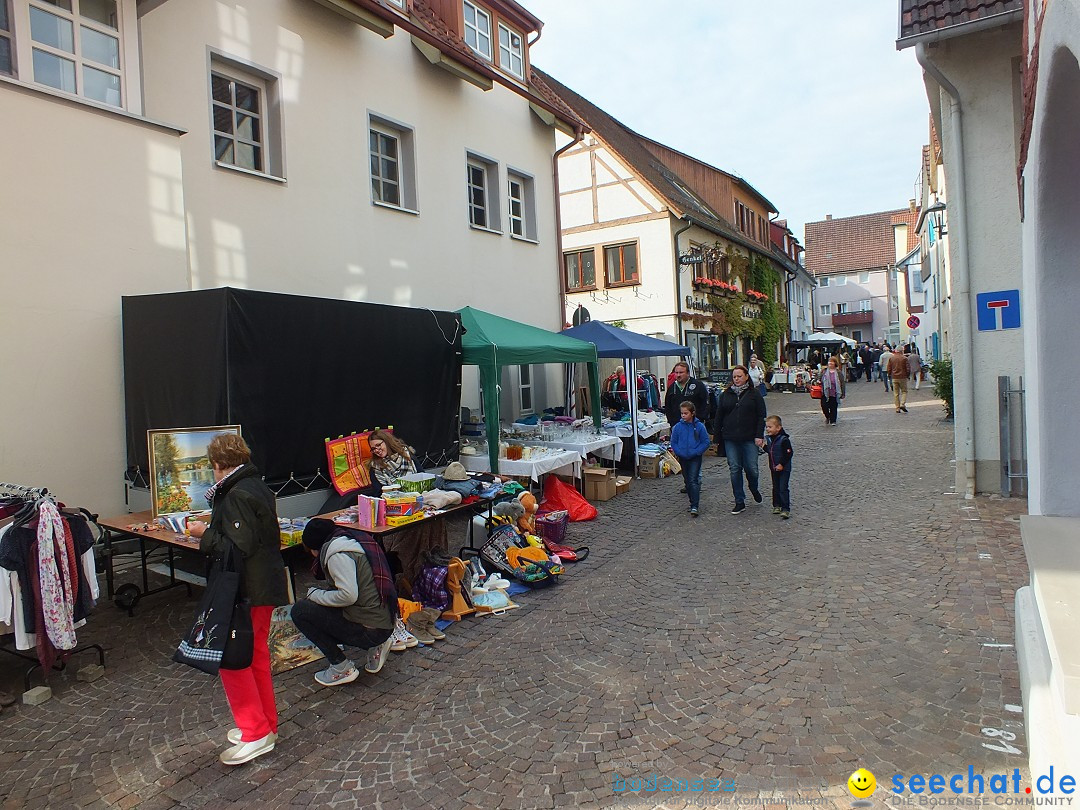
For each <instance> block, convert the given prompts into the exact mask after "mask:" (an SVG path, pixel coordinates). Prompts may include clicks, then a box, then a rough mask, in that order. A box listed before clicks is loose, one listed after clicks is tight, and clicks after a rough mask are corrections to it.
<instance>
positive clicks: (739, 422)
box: [713, 366, 765, 515]
mask: <svg viewBox="0 0 1080 810" xmlns="http://www.w3.org/2000/svg"><path fill="white" fill-rule="evenodd" d="M764 434H765V400H763V399H762V398H761V394H759V393H758V392H757V389H755V388H754V386H752V385H751V384H750V375H749V374H748V373H747V371H746V366H735V368H733V369H732V370H731V385H729V386H728V387H727V388H726V389H724V393H723V394H721V395H720V404H719V407H717V410H716V418H715V419H714V420H713V440H714V441H715V442H716V443H717V444H718V445H720V446H722V447H723V448H724V453H725V455H726V456H727V463H728V471H729V472H730V473H731V493H732V494H733V495H734V496H735V507H734V508H733V509H732V510H731V514H733V515H737V514H739V513H740V512H742V511H743V510H744V509H746V495H745V494H744V491H743V472H744V471H745V473H746V483H747V486H748V487H749V489H750V494H751V495H752V496H753V498H754V500H755V501H756V502H757V503H761V492H760V491H759V490H758V448H759V447H764V445H765V439H764Z"/></svg>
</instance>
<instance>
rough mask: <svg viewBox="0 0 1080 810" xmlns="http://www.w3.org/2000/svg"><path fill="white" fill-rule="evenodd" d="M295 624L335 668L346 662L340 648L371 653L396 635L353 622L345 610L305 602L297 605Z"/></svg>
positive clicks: (293, 613) (309, 601) (305, 600)
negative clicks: (370, 651)
mask: <svg viewBox="0 0 1080 810" xmlns="http://www.w3.org/2000/svg"><path fill="white" fill-rule="evenodd" d="M292 620H293V624H295V625H296V627H297V629H298V630H299V631H300V632H301V633H303V634H304V635H305V636H307V637H308V640H309V641H310V642H311V643H312V644H314V645H315V646H316V647H318V648H319V650H320V651H321V652H322V654H323V655H325V656H326V660H327V661H329V662H330V663H331V664H340V663H341V662H342V661H344V660H345V653H343V652H342V651H341V647H339V646H338V645H339V644H348V645H349V646H350V647H359V648H360V649H362V650H370V649H371V648H372V647H378V646H379V645H380V644H382V643H383V642H384V641H386V639H388V638H389V637H390V633H391V632H393V631H391V630H380V629H377V628H374V627H364V625H362V624H357V623H356V622H350V621H349V620H348V619H346V618H345V613H344V612H343V611H342V609H341V608H331V607H325V606H324V605H316V604H315V603H314V602H312V601H311V600H309V599H301V600H300V601H299V602H297V603H296V604H295V605H293V608H292Z"/></svg>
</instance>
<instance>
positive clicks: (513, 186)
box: [506, 170, 536, 242]
mask: <svg viewBox="0 0 1080 810" xmlns="http://www.w3.org/2000/svg"><path fill="white" fill-rule="evenodd" d="M533 186H534V184H533V179H532V177H530V176H529V175H527V174H523V173H521V172H516V171H513V170H507V172H506V199H507V204H508V211H507V213H508V221H509V223H510V235H511V236H512V237H514V238H516V239H529V240H531V241H534V242H535V241H536V203H535V190H534V187H533Z"/></svg>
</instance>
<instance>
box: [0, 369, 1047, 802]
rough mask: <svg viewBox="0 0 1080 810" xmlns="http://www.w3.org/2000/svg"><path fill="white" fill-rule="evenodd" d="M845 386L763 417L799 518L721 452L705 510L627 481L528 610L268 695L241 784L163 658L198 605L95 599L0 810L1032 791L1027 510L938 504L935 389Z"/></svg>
mask: <svg viewBox="0 0 1080 810" xmlns="http://www.w3.org/2000/svg"><path fill="white" fill-rule="evenodd" d="M849 390H850V395H849V397H848V400H847V403H846V404H845V405H844V406H843V407H842V408H841V409H840V416H839V424H838V425H837V426H836V427H833V428H828V427H826V426H825V425H824V424H823V419H822V417H821V414H820V411H818V410H817V409H816V406H817V403H816V402H814V401H813V400H811V399H810V398H809V397H808V396H806V395H802V394H795V395H784V394H777V393H773V394H770V395H769V397H768V398H767V400H766V402H767V404H768V406H769V410H770V412H777V413H780V414H782V415H783V417H784V422H785V426H786V427H787V429H788V431H789V432H790V433H791V435H792V441H793V444H794V446H795V453H796V455H795V459H794V473H793V478H792V494H793V514H792V519H791V520H790V521H781V520H780V519H779V518H778V517H775V516H773V515H772V514H771V509H770V508H769V491H770V486H769V482H768V473H767V470H766V468H765V465H764V463H763V464H762V470H763V485H762V491H763V493H764V494H765V503H764V504H763V505H761V506H756V505H754V504H753V503H752V502H751V503H750V504H749V508H748V509H747V511H746V512H745V513H743V514H742V515H738V516H735V515H731V514H729V513H728V510H729V509H730V508H731V504H732V498H731V492H730V486H729V483H728V477H727V468H726V463H725V462H723V461H722V460H720V459H716V458H711V457H708V458H706V463H705V484H704V487H703V496H702V510H701V511H702V516H701V517H700V518H698V519H696V520H694V519H692V518H691V517H690V516H689V515H688V513H687V506H688V504H687V502H686V500H685V496H684V495H679V494H678V489H679V487H680V485H681V480H680V479H677V478H676V479H664V480H642V481H635V482H634V483H633V485H632V488H631V491H630V493H629V494H628V495H623V496H620V497H618V498H616V499H615V500H613V501H609V502H608V503H605V504H601V505H600V517H599V519H598V520H596V521H594V522H593V523H591V524H573V525H572V526H571V535H570V542H571V543H572V544H574V545H589V546H591V548H592V554H591V556H590V557H589V559H588V560H587V561H586V562H584V563H581V564H579V565H578V566H577V567H576V568H571V570H570V572H569V573H568V574H567V576H566V577H564V581H563V582H562V583H561V584H560V585H559V586H558V587H556V588H553V589H548V590H545V591H539V592H535V593H531V594H527V595H523V596H522V597H520V604H521V609H519V610H515V611H511V612H510V613H508V614H507V615H505V616H502V617H487V618H484V619H479V620H466V621H465V622H463V623H462V624H461V625H459V626H455V627H453V628H452V629H451V630H450V631H449V638H448V639H447V640H446V641H444V642H439V643H438V644H437V645H436V646H435V647H433V648H417V649H415V650H409V651H407V652H405V653H403V654H400V655H394V656H393V657H392V658H391V660H390V661H388V663H387V665H386V667H385V668H384V669H383V671H382V672H381V673H380V674H379V675H376V676H372V675H366V674H363V675H362V677H361V679H360V680H358V681H357V682H356V683H354V684H351V685H349V686H345V687H342V688H337V689H324V688H320V687H318V686H317V685H316V684H315V683H314V681H313V680H312V674H313V673H314V671H315V669H316V667H315V666H313V665H309V666H307V667H303V668H300V669H297V670H293V671H292V672H289V673H287V674H286V675H284V676H281V677H280V678H277V679H276V686H277V691H278V700H279V710H280V713H281V720H282V722H281V727H280V734H281V737H280V741H279V743H278V748H277V750H275V751H274V752H272V753H271V754H269V755H267V756H265V757H263V758H261V759H260V760H257V761H255V762H253V763H251V764H249V765H246V766H242V767H239V768H235V769H227V768H226V767H225V766H223V765H221V764H219V763H218V760H217V754H218V752H219V751H220V750H221V749H222V748H223V747H224V745H225V740H224V736H225V731H226V730H227V729H228V728H229V727H230V725H231V722H230V718H229V713H228V710H227V707H226V704H225V700H224V695H223V693H222V690H221V688H220V685H219V684H218V683H217V682H216V681H215V680H214V679H210V678H207V677H202V676H200V675H199V674H198V673H196V672H195V671H194V670H190V669H188V668H185V667H181V666H179V665H175V664H171V663H170V662H169V657H170V655H171V652H172V649H173V648H174V647H175V644H176V642H177V640H178V638H179V637H180V635H181V634H182V632H183V630H184V629H185V627H186V625H187V623H188V622H189V621H190V618H191V615H192V612H193V607H194V600H192V599H189V598H188V597H186V596H185V595H184V593H183V591H182V590H176V591H172V592H167V593H164V594H160V595H157V596H152V597H149V598H147V599H145V600H143V601H142V602H141V603H140V604H139V606H138V608H137V609H136V614H135V617H134V618H128V617H127V615H126V614H124V613H122V612H120V611H118V610H116V609H115V608H114V607H112V606H111V605H109V604H102V605H100V606H99V608H98V610H97V612H96V613H95V614H94V615H93V617H92V619H91V623H90V625H89V627H87V628H86V631H85V632H81V633H80V640H82V641H97V642H100V643H102V644H104V645H105V646H106V648H107V651H108V662H107V663H108V667H107V673H106V676H105V677H104V678H102V679H101V680H98V681H96V682H94V683H89V684H85V683H79V682H76V681H75V679H74V677H73V676H70V675H68V674H64V675H61V676H57V677H54V678H53V687H54V691H55V697H54V698H53V699H52V700H51V701H49V702H47V703H45V704H42V705H40V706H33V707H30V706H18V707H15V708H8V709H5V710H4V711H3V714H2V715H0V728H2V731H0V796H3V797H6V798H4V799H3V800H2V801H0V807H4V808H7V807H45V806H49V807H65V808H66V807H77V806H85V807H94V808H98V807H100V808H106V807H118V808H130V807H140V808H167V807H185V808H186V807H259V806H264V807H274V808H277V807H286V806H318V807H330V806H333V807H343V808H352V807H356V808H361V807H365V808H366V807H378V808H386V809H387V810H390V808H427V807H436V808H550V807H562V806H581V807H654V806H655V807H669V808H675V807H683V806H702V804H706V805H707V804H708V803H710V802H711V803H716V804H719V803H720V801H721V799H720V795H718V794H717V793H711V794H706V795H701V794H694V795H692V796H690V798H692V799H694V801H695V803H694V804H692V805H690V804H687V797H688V794H686V793H673V792H655V791H646V792H640V791H639V792H636V793H635V792H632V791H631V790H630V788H631V787H632V786H633V784H634V783H633V782H632V781H630V780H632V779H634V778H635V777H637V778H648V777H649V776H650V775H656V776H657V777H670V778H688V779H695V778H697V779H716V780H721V782H722V787H724V788H730V789H731V790H730V791H729V792H726V793H722V795H723V796H725V797H727V798H728V799H730V798H731V797H735V798H737V799H738V800H739V801H745V800H753V799H759V800H760V803H761V804H769V805H773V806H783V805H784V804H786V803H787V801H788V800H789V799H791V798H792V797H800V798H802V799H803V800H807V799H814V798H817V797H822V798H824V799H825V800H826V801H827V802H828V803H830V804H833V803H834V804H835V806H837V807H845V808H847V807H850V806H851V796H850V795H848V793H847V791H846V788H845V783H846V780H847V777H848V775H849V774H850V773H851V772H852V771H853V770H854V769H855V768H857V767H859V766H864V767H866V768H868V769H870V770H871V771H872V772H873V773H874V774H875V775H876V776H877V779H878V783H879V788H878V792H877V794H876V795H875V797H874V799H873V801H874V804H875V805H877V806H880V807H884V806H885V801H884V799H885V797H886V795H888V794H887V791H888V789H889V787H890V784H889V783H890V780H891V778H892V776H893V775H894V774H902V775H904V776H905V777H908V776H911V775H912V774H923V775H924V776H928V775H930V774H934V773H941V774H946V775H948V774H952V773H963V774H965V775H966V774H967V771H968V766H969V765H970V766H973V767H974V769H975V771H976V772H980V773H987V774H990V773H998V772H1007V773H1010V774H1011V773H1012V770H1013V769H1014V768H1019V769H1020V772H1021V774H1022V776H1023V779H1024V784H1030V782H1029V781H1027V779H1028V775H1027V772H1026V747H1027V746H1026V741H1025V736H1024V729H1023V725H1022V721H1023V716H1022V714H1019V713H1017V712H1016V711H1015V707H1016V706H1017V705H1018V704H1019V703H1020V691H1019V680H1018V674H1017V663H1016V654H1015V649H1014V648H1013V646H1012V643H1013V631H1012V628H1013V616H1012V606H1013V594H1014V592H1015V590H1016V589H1017V588H1018V587H1020V586H1021V585H1023V584H1025V582H1026V580H1027V571H1026V568H1025V563H1024V555H1023V550H1022V547H1021V544H1020V539H1019V524H1018V522H1017V520H1016V519H1017V516H1018V515H1020V514H1022V513H1023V511H1024V504H1023V503H1022V502H1018V501H1006V500H1000V499H992V498H979V499H976V500H975V501H973V502H968V503H965V502H963V501H962V500H960V499H958V498H957V497H956V496H955V495H954V494H953V493H952V491H951V490H952V482H953V466H952V462H951V457H952V432H951V427H950V426H949V425H947V424H946V423H944V422H943V421H942V416H943V411H942V409H941V407H940V404H939V403H936V402H933V401H931V398H930V397H931V395H930V393H929V392H928V391H927V390H925V389H924V390H921V391H918V392H914V391H913V392H912V394H911V399H912V404H911V406H910V413H909V414H900V415H897V414H895V413H894V412H893V408H892V404H891V398H886V395H885V393H884V391H883V389H882V387H881V386H880V384H871V383H853V384H851V386H849ZM463 533H464V531H463V529H462V530H461V534H462V535H463ZM19 669H20V668H19V667H18V666H17V665H16V664H15V663H14V662H13V661H8V660H7V659H5V658H0V680H2V682H3V685H5V686H7V687H9V688H11V687H15V688H16V691H19V690H20V689H21V687H18V686H17V682H18V675H19ZM1010 707H1013V708H1010ZM1014 735H1015V736H1014ZM988 746H992V747H988ZM1010 752H1018V753H1010ZM965 778H966V776H965ZM620 780H621V786H622V788H623V789H622V790H617V788H619V787H620ZM730 780H733V781H730ZM732 791H733V792H732ZM793 806H797V805H793Z"/></svg>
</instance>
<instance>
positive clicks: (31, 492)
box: [0, 481, 105, 692]
mask: <svg viewBox="0 0 1080 810" xmlns="http://www.w3.org/2000/svg"><path fill="white" fill-rule="evenodd" d="M12 496H14V497H16V498H19V499H21V500H23V501H25V502H27V503H30V502H34V503H36V502H38V501H41V500H42V499H46V498H47V499H48V500H50V501H52V502H53V503H55V502H56V498H55V497H54V496H53V495H52V493H50V492H49V490H48V488H47V487H31V486H25V485H23V484H12V483H8V482H4V481H0V499H2V498H5V497H12ZM78 511H79V512H81V513H82V517H84V518H85V519H86V520H88V521H89V522H91V523H94V525H97V523H96V517H97V516H96V515H92V514H90V513H89V512H88V511H86V510H85V509H81V508H80V509H79V510H78ZM37 632H45V631H44V629H42V628H38V629H37ZM14 645H15V633H14V632H12V633H7V634H4V635H2V636H0V653H7V654H8V655H11V656H13V657H15V658H21V659H22V660H23V661H29V662H30V663H31V666H30V667H29V668H28V669H27V670H26V672H25V673H24V674H23V685H24V687H25V691H27V692H29V691H30V688H31V687H30V676H31V675H32V674H33V672H34V670H36V669H41V670H42V682H43V683H45V684H47V683H48V674H47V673H45V671H44V669H43V668H42V666H41V662H40V661H38V659H37V656H33V655H29V654H27V653H25V652H23V651H22V650H18V649H15V646H14ZM88 650H95V651H96V652H97V656H98V664H99V665H100V666H102V667H104V666H105V650H104V649H102V647H101V645H100V644H83V645H82V646H79V647H75V648H74V649H72V650H64V651H63V657H62V658H57V660H56V661H55V662H54V663H53V666H52V671H53V672H63V671H64V670H65V669H66V668H67V659H68V658H70V657H71V656H73V655H78V654H80V653H83V652H87V651H88Z"/></svg>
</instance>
